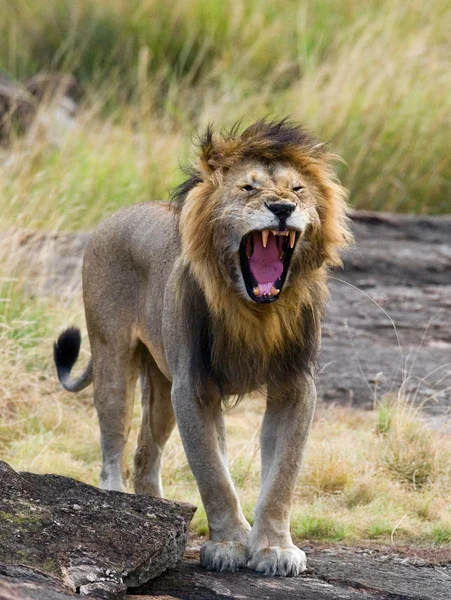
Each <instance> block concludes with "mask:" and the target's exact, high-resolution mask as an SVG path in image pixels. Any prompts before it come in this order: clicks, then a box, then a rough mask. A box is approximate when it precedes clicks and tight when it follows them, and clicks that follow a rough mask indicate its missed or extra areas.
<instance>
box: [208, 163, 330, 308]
mask: <svg viewBox="0 0 451 600" xmlns="http://www.w3.org/2000/svg"><path fill="white" fill-rule="evenodd" d="M212 216H213V224H214V226H215V229H216V236H215V238H216V244H217V246H219V248H217V250H219V256H220V257H223V258H225V264H227V265H229V270H230V273H229V275H230V278H231V280H232V282H233V284H234V286H235V288H236V289H237V291H238V292H239V293H240V295H241V296H242V297H244V298H246V299H247V300H249V299H250V300H251V301H253V302H258V303H260V304H262V303H271V302H274V301H275V300H277V299H278V298H279V297H280V295H281V294H282V292H283V288H284V285H285V284H289V282H290V280H292V279H293V276H294V275H295V273H293V272H292V269H291V265H292V262H293V261H292V259H293V257H294V256H296V255H299V254H300V253H301V252H302V245H303V243H305V239H306V237H308V232H309V230H311V229H312V228H313V227H314V226H315V225H317V224H318V223H319V217H318V213H317V210H316V202H315V195H314V189H313V187H312V185H311V183H309V181H308V180H307V178H306V177H305V176H303V175H302V173H301V172H300V171H299V170H298V169H296V168H295V167H294V166H292V165H290V164H288V163H280V162H279V163H271V164H265V163H263V162H255V161H249V162H245V163H244V164H241V165H240V166H239V167H237V168H235V169H232V170H231V171H230V172H229V173H228V174H227V175H226V176H225V177H224V181H223V187H222V189H221V197H220V198H219V199H218V200H217V201H216V203H215V210H214V212H213V215H212Z"/></svg>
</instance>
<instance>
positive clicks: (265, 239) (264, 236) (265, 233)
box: [262, 229, 269, 248]
mask: <svg viewBox="0 0 451 600" xmlns="http://www.w3.org/2000/svg"><path fill="white" fill-rule="evenodd" d="M268 236H269V229H263V231H262V242H263V248H266V244H267V243H268Z"/></svg>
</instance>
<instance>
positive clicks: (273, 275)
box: [249, 231, 283, 295]
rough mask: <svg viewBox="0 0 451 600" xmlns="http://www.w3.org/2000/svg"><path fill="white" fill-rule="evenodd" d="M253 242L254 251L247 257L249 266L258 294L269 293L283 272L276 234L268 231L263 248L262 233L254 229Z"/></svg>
mask: <svg viewBox="0 0 451 600" xmlns="http://www.w3.org/2000/svg"><path fill="white" fill-rule="evenodd" d="M253 242H254V252H253V254H252V256H251V257H250V259H249V267H250V269H251V272H252V275H253V276H254V277H255V279H256V280H257V283H258V287H259V288H260V294H262V295H263V294H269V293H270V292H271V287H272V286H273V285H274V283H275V282H276V281H277V280H278V279H279V277H280V276H281V275H282V272H283V263H282V261H281V260H280V250H279V248H278V245H277V240H276V236H275V235H273V234H272V233H270V234H269V236H268V243H267V244H266V248H263V243H262V235H261V233H260V232H259V231H256V232H254V233H253Z"/></svg>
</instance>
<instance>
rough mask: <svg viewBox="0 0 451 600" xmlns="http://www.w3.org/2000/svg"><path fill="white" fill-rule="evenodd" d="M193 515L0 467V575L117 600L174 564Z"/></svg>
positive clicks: (176, 506)
mask: <svg viewBox="0 0 451 600" xmlns="http://www.w3.org/2000/svg"><path fill="white" fill-rule="evenodd" d="M194 511H195V507H193V506H191V505H189V504H181V503H175V502H169V501H167V500H162V499H160V498H152V497H150V496H135V495H131V494H125V493H122V492H107V491H104V490H99V489H97V488H95V487H93V486H89V485H86V484H84V483H81V482H79V481H75V480H73V479H70V478H68V477H61V476H58V475H35V474H32V473H16V472H15V471H14V470H13V469H11V467H9V465H7V464H6V463H4V462H0V575H3V577H4V578H5V577H6V578H8V577H10V578H13V579H21V578H22V577H21V576H19V575H18V573H19V571H20V569H22V575H23V574H24V573H25V574H28V575H27V577H28V578H29V579H30V577H31V580H33V577H32V575H36V574H38V575H39V576H40V577H44V578H46V581H41V580H39V578H38V580H37V581H36V578H35V583H36V582H37V583H38V584H42V583H47V584H51V583H52V581H54V580H56V581H57V582H60V583H61V584H64V585H65V586H66V587H67V588H68V589H69V590H72V591H73V592H75V593H78V594H82V595H85V596H93V597H97V598H112V597H115V598H117V597H123V596H124V595H125V592H126V589H127V588H128V587H129V588H130V587H134V586H138V585H141V584H143V583H145V582H147V581H149V580H150V579H152V578H153V577H156V576H157V575H160V574H161V573H162V572H163V571H164V570H166V569H167V568H168V567H173V566H175V565H176V564H177V562H178V561H179V560H180V559H181V557H182V556H183V552H184V550H185V546H186V539H187V530H188V525H189V522H190V521H191V518H192V516H193V514H194ZM11 569H13V570H12V571H11ZM14 569H15V571H14ZM17 569H19V571H17ZM36 576H37V575H36ZM3 583H5V579H4V582H3ZM9 583H10V584H11V585H13V584H14V581H12V582H9ZM32 597H36V598H37V597H38V596H32ZM0 598H1V595H0Z"/></svg>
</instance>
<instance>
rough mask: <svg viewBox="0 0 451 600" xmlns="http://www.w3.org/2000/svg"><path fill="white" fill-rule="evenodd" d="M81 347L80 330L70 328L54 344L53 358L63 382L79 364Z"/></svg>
mask: <svg viewBox="0 0 451 600" xmlns="http://www.w3.org/2000/svg"><path fill="white" fill-rule="evenodd" d="M80 346H81V335H80V330H79V329H77V328H76V327H69V329H66V330H65V331H63V333H62V334H61V335H60V336H59V338H58V340H57V341H56V342H55V343H54V344H53V358H54V359H55V365H56V370H57V372H58V378H59V380H60V381H61V380H62V378H63V376H64V375H68V374H69V373H70V371H71V369H72V367H73V366H74V365H75V363H76V362H77V358H78V354H79V352H80Z"/></svg>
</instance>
